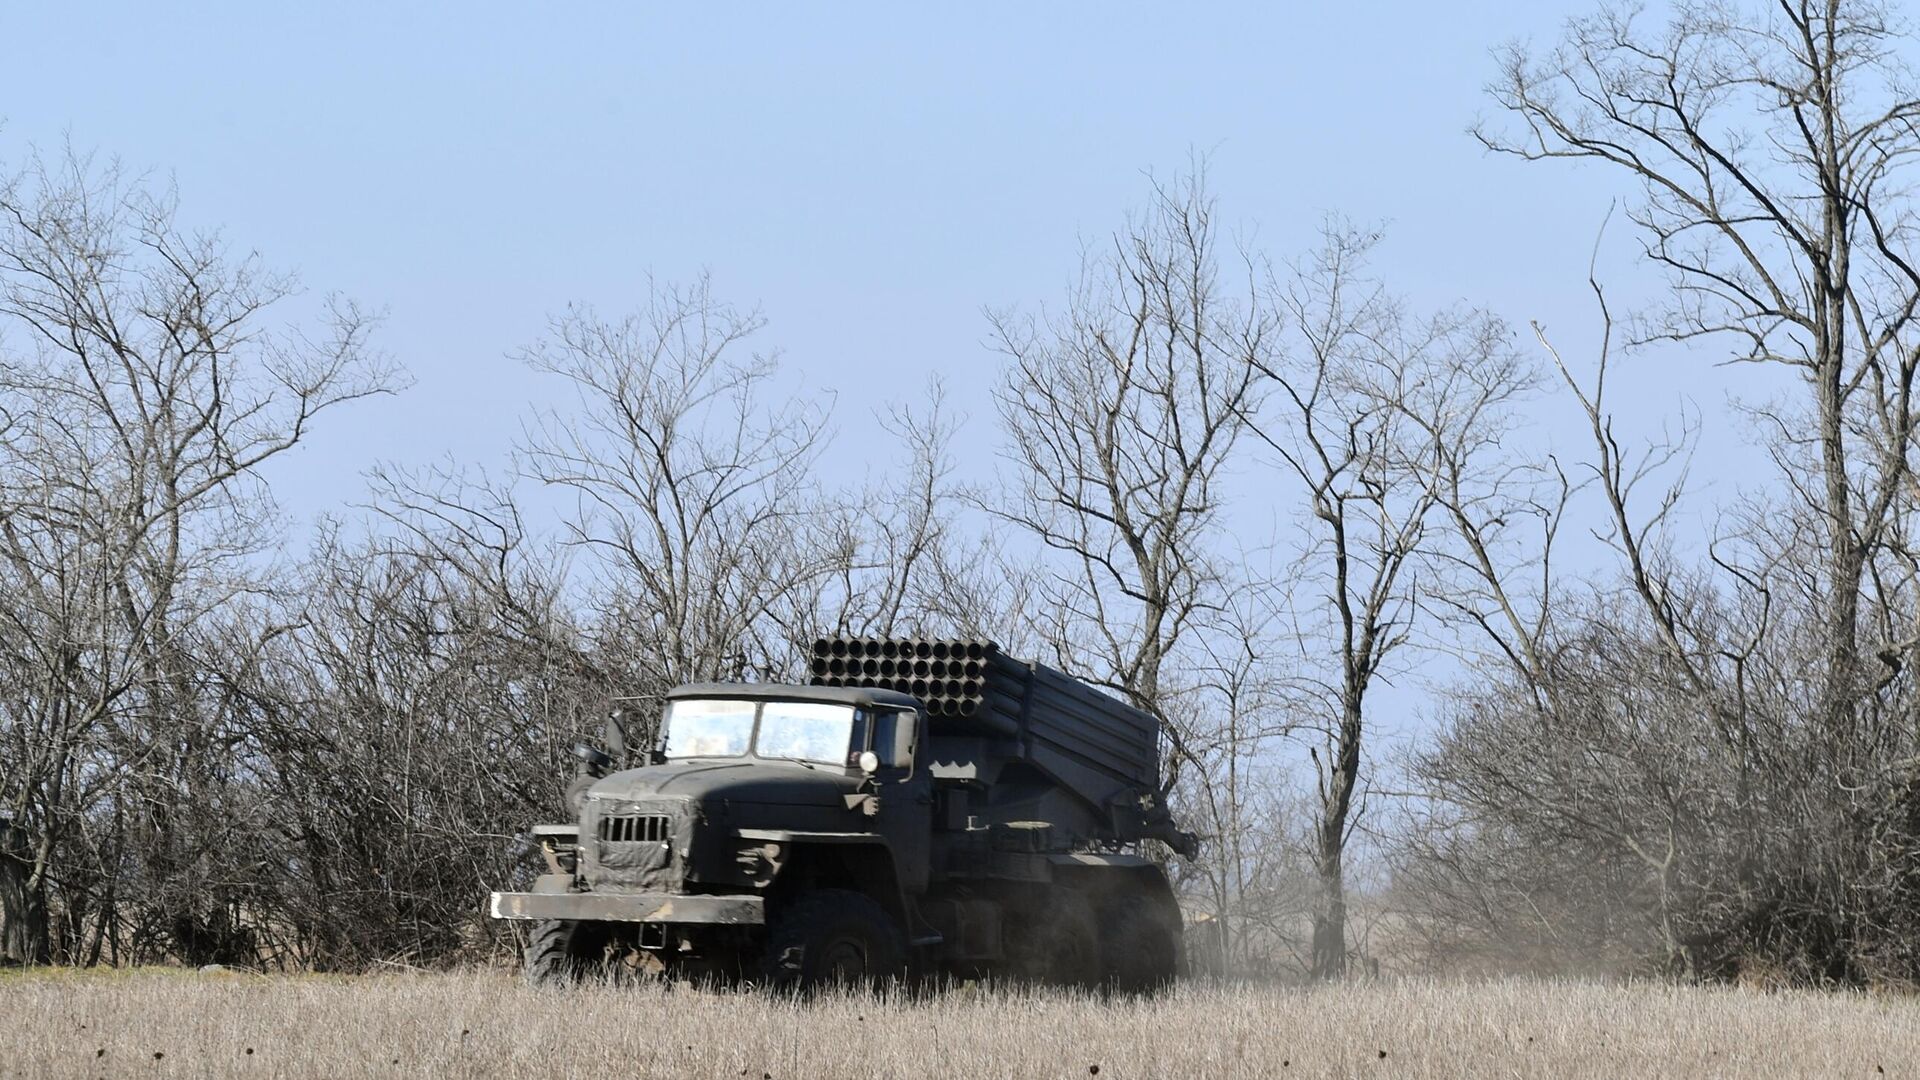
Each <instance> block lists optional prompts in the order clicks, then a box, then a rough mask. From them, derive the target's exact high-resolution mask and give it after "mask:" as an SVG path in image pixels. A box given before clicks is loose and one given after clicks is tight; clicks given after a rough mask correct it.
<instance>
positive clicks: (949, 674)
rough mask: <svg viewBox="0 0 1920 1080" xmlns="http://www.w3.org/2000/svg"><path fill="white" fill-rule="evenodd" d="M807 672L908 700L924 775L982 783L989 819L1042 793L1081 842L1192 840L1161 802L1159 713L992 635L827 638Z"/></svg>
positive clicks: (1040, 798) (1179, 846)
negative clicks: (1050, 790)
mask: <svg viewBox="0 0 1920 1080" xmlns="http://www.w3.org/2000/svg"><path fill="white" fill-rule="evenodd" d="M812 679H813V682H814V684H815V685H818V686H865V687H876V688H880V689H886V690H894V691H897V692H900V693H904V694H909V695H911V696H913V697H915V698H918V699H919V700H920V701H921V703H922V704H924V705H925V707H926V713H927V732H928V739H929V741H930V743H931V744H932V745H931V746H930V747H929V749H930V750H931V751H932V753H933V759H934V765H933V766H932V767H933V770H934V774H935V776H936V777H941V778H945V779H951V780H964V781H976V782H978V783H979V784H981V785H983V786H984V787H985V788H986V789H987V791H988V794H989V795H990V796H991V797H990V798H989V799H988V800H987V801H986V802H985V804H984V806H985V808H986V809H988V811H989V813H988V815H987V816H988V817H989V818H995V819H1003V820H1004V819H1005V818H1007V816H1008V815H1010V814H1014V813H1018V812H1022V811H1023V808H1025V809H1032V808H1033V807H1034V806H1035V804H1038V803H1042V802H1045V803H1047V804H1048V805H1047V809H1046V814H1045V816H1047V817H1048V818H1049V819H1057V818H1062V817H1065V818H1067V819H1069V820H1066V821H1062V822H1060V824H1061V825H1063V826H1065V827H1067V828H1069V829H1077V831H1078V832H1079V833H1080V834H1082V838H1083V839H1090V840H1093V841H1105V842H1118V843H1131V842H1135V841H1139V840H1146V839H1155V840H1162V841H1164V842H1166V843H1168V844H1169V845H1171V846H1172V847H1173V848H1174V849H1175V850H1177V851H1182V852H1183V853H1184V852H1187V851H1189V850H1190V849H1191V847H1192V845H1193V842H1194V841H1193V837H1192V836H1191V835H1190V834H1187V833H1183V832H1180V831H1179V830H1178V829H1176V828H1175V827H1174V825H1173V821H1172V818H1171V817H1170V816H1169V815H1168V813H1167V811H1166V808H1165V806H1164V805H1163V802H1162V797H1163V793H1162V792H1161V790H1160V747H1159V736H1160V725H1159V722H1158V721H1157V720H1156V719H1155V718H1154V717H1153V716H1152V715H1150V714H1148V713H1146V712H1143V711H1142V710H1140V709H1136V708H1134V707H1132V706H1130V705H1128V704H1126V703H1125V702H1122V701H1119V700H1117V699H1115V698H1113V697H1110V696H1108V695H1106V694H1104V693H1101V692H1100V691H1098V690H1095V689H1094V688H1092V687H1091V686H1088V685H1087V684H1086V683H1083V682H1081V681H1080V680H1078V679H1075V678H1073V677H1072V676H1070V675H1066V674H1064V673H1062V672H1059V671H1055V670H1054V669H1053V668H1050V667H1047V666H1045V665H1043V664H1036V663H1031V662H1028V661H1023V660H1018V659H1015V658H1013V657H1011V656H1008V655H1006V654H1005V653H1003V652H1001V651H1000V649H999V646H997V645H995V644H994V643H993V642H991V641H981V640H952V639H932V638H872V637H828V638H821V639H819V640H817V641H815V642H814V645H813V656H812ZM1036 780H1037V781H1038V783H1039V786H1041V787H1044V786H1045V785H1046V783H1047V782H1049V781H1050V782H1051V783H1052V784H1054V785H1057V786H1058V787H1060V788H1061V789H1064V790H1065V791H1066V792H1068V793H1070V795H1071V796H1072V797H1073V798H1072V800H1070V801H1071V802H1072V803H1075V804H1077V806H1076V807H1075V808H1073V809H1072V810H1068V811H1067V812H1065V813H1063V812H1062V808H1061V807H1060V805H1059V800H1050V799H1046V798H1044V793H1043V794H1042V795H1035V794H1034V792H1033V790H1032V788H1033V787H1034V786H1035V781H1036ZM1023 782H1024V783H1025V785H1026V786H1025V787H1024V788H1023V787H1022V783H1023ZM995 810H999V811H1002V812H1000V813H995V812H994V811H995ZM1036 812H1037V811H1036ZM1075 819H1078V820H1075Z"/></svg>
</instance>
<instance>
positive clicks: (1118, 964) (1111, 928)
mask: <svg viewBox="0 0 1920 1080" xmlns="http://www.w3.org/2000/svg"><path fill="white" fill-rule="evenodd" d="M1101 915H1102V918H1101V920H1100V958H1101V962H1102V967H1104V969H1105V974H1104V981H1105V982H1106V984H1107V985H1108V986H1111V987H1112V988H1113V989H1115V990H1118V991H1120V992H1121V993H1127V994H1157V993H1160V992H1162V991H1165V990H1170V989H1172V988H1173V982H1174V979H1175V977H1176V976H1178V974H1179V972H1180V937H1179V933H1178V931H1176V930H1174V929H1173V928H1172V927H1171V926H1169V925H1168V922H1167V920H1166V919H1165V918H1164V917H1163V916H1162V915H1161V912H1160V911H1159V909H1158V908H1157V907H1156V905H1155V904H1154V903H1153V902H1152V901H1151V900H1149V899H1147V898H1146V897H1144V896H1121V897H1117V898H1115V899H1114V900H1113V901H1112V902H1111V903H1109V904H1108V905H1107V907H1106V910H1105V911H1103V912H1102V913H1101Z"/></svg>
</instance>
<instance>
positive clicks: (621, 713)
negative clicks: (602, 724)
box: [600, 709, 627, 761]
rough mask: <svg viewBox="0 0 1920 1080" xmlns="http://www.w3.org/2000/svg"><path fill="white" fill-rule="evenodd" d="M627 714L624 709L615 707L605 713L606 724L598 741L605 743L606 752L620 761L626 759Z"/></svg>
mask: <svg viewBox="0 0 1920 1080" xmlns="http://www.w3.org/2000/svg"><path fill="white" fill-rule="evenodd" d="M626 719H627V714H626V710H624V709H615V710H613V711H612V712H610V713H608V714H607V726H606V730H605V732H604V733H603V734H602V735H601V738H600V741H601V742H603V743H605V744H606V747H607V752H608V753H610V754H612V755H613V756H614V758H616V759H617V760H620V761H625V760H627V724H626Z"/></svg>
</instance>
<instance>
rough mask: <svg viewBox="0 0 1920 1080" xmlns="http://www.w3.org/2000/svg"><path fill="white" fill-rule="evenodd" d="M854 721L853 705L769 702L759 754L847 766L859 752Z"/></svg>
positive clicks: (764, 712)
mask: <svg viewBox="0 0 1920 1080" xmlns="http://www.w3.org/2000/svg"><path fill="white" fill-rule="evenodd" d="M853 720H854V709H853V706H851V705H822V704H816V703H813V702H802V701H769V702H767V703H766V705H764V706H762V711H761V713H760V742H759V748H758V750H759V754H760V756H761V757H782V758H797V759H799V760H801V761H824V762H827V763H829V764H832V765H846V764H848V763H849V762H850V760H851V755H852V754H853V753H855V752H856V751H854V750H852V749H851V746H852V741H853Z"/></svg>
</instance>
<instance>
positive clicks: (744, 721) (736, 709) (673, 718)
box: [662, 700, 753, 758]
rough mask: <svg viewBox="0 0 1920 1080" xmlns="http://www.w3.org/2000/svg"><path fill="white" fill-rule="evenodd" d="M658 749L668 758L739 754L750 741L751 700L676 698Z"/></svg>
mask: <svg viewBox="0 0 1920 1080" xmlns="http://www.w3.org/2000/svg"><path fill="white" fill-rule="evenodd" d="M666 728H667V735H666V740H665V742H664V745H663V747H662V749H664V750H665V751H666V755H667V756H668V757H670V758H681V757H739V756H740V755H741V754H744V753H746V752H747V746H748V745H749V744H751V743H752V742H753V702H751V701H700V700H692V701H676V702H673V703H672V704H670V705H668V706H667V725H666Z"/></svg>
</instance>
